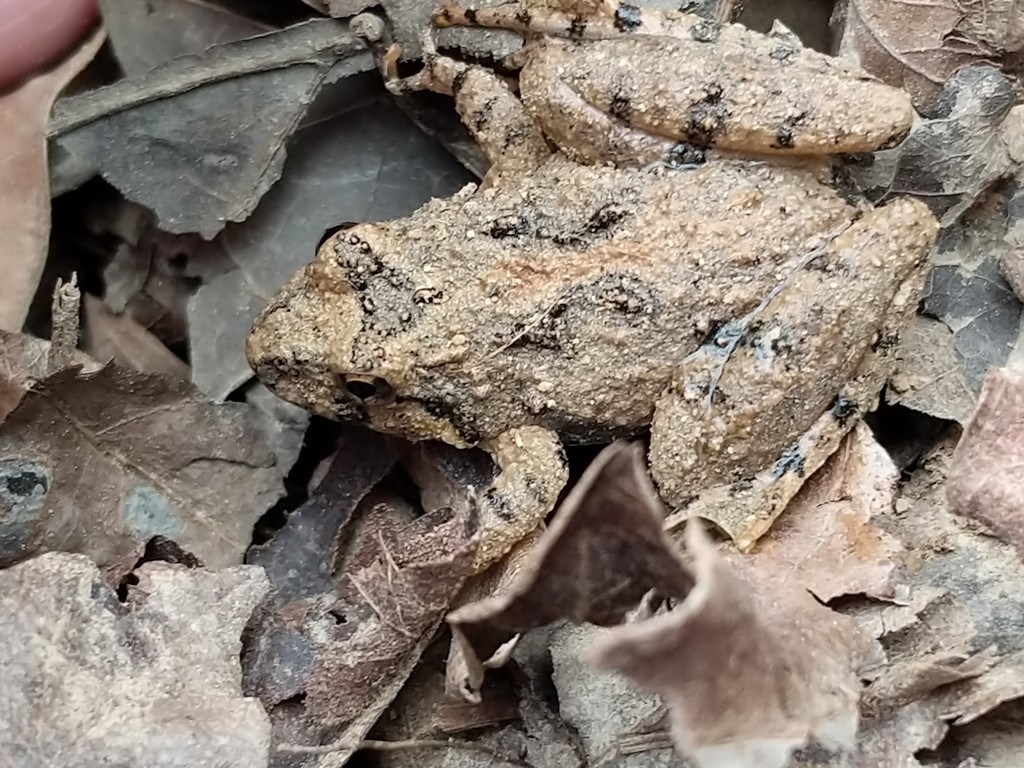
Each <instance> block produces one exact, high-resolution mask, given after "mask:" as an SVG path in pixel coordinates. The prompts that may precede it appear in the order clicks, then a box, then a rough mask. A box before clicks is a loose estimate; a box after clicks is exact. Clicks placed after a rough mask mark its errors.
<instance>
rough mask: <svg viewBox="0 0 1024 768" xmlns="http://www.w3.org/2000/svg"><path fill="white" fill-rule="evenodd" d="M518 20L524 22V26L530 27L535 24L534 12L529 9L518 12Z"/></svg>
mask: <svg viewBox="0 0 1024 768" xmlns="http://www.w3.org/2000/svg"><path fill="white" fill-rule="evenodd" d="M516 21H518V22H519V23H520V24H522V25H523V26H524V27H528V26H530V25H531V24H533V14H531V13H530V12H529V11H528V10H526V9H523V10H521V11H517V12H516Z"/></svg>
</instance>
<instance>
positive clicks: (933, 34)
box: [839, 0, 1024, 111]
mask: <svg viewBox="0 0 1024 768" xmlns="http://www.w3.org/2000/svg"><path fill="white" fill-rule="evenodd" d="M842 9H843V11H842V15H845V22H846V23H845V29H844V33H843V38H842V43H841V45H840V49H839V50H840V53H841V54H853V55H855V56H856V57H857V58H858V60H859V61H860V64H861V66H863V67H864V68H865V69H866V70H867V71H868V72H870V73H871V74H872V75H874V76H875V77H877V78H879V79H881V80H883V81H884V82H886V83H888V84H889V85H894V86H897V87H902V88H904V89H905V90H907V91H908V92H909V93H910V95H911V97H912V98H913V100H914V105H915V106H916V107H917V108H918V110H923V111H927V110H928V108H929V107H930V105H931V104H932V101H933V99H934V98H935V96H936V94H937V93H938V91H939V89H940V88H941V87H942V85H943V83H945V82H946V81H947V80H948V79H949V78H950V76H951V75H952V74H953V73H954V72H955V71H956V70H957V69H959V68H961V67H964V66H967V65H970V64H979V63H993V64H996V63H998V62H999V60H1000V58H1001V56H1002V54H1003V53H1004V52H1006V51H1014V50H1017V49H1018V48H1019V47H1020V46H1021V43H1022V42H1024V41H1022V37H1021V31H1022V30H1021V23H1020V13H1021V10H1020V8H1019V7H1018V0H971V1H970V2H962V1H961V0H925V2H913V3H908V2H900V1H898V0H846V2H845V4H844V5H843V6H842Z"/></svg>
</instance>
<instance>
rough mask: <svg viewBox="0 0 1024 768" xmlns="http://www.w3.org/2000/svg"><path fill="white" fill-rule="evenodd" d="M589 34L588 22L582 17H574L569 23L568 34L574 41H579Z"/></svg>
mask: <svg viewBox="0 0 1024 768" xmlns="http://www.w3.org/2000/svg"><path fill="white" fill-rule="evenodd" d="M586 32H587V20H586V19H585V18H583V17H582V16H578V15H577V16H573V17H572V19H570V21H569V28H568V29H567V30H566V34H568V35H569V37H571V38H572V39H574V40H579V39H580V38H581V37H583V35H585V34H586Z"/></svg>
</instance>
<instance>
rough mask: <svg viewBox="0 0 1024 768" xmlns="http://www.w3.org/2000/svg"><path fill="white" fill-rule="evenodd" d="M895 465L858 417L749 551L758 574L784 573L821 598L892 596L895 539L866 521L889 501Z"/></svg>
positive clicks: (749, 563) (781, 576)
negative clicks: (841, 441) (858, 421)
mask: <svg viewBox="0 0 1024 768" xmlns="http://www.w3.org/2000/svg"><path fill="white" fill-rule="evenodd" d="M898 480H899V470H897V468H896V465H895V464H894V463H893V461H892V459H891V458H890V457H889V454H888V453H887V452H886V450H885V449H884V448H882V446H880V445H879V444H878V442H877V441H876V440H875V438H874V436H873V435H872V433H871V430H870V429H869V428H868V427H867V426H866V425H865V424H863V423H859V424H857V426H856V427H855V428H854V429H853V431H851V432H850V434H849V435H847V437H846V438H845V440H844V441H843V443H842V446H841V447H840V449H839V451H837V452H836V453H835V454H833V455H832V457H831V458H830V459H829V460H828V462H827V463H826V464H825V465H824V466H823V467H822V468H821V469H820V470H818V471H817V472H816V473H814V475H813V476H812V477H811V479H810V480H808V482H807V483H806V484H805V485H804V487H803V488H802V489H801V490H800V493H799V494H798V495H797V496H796V497H795V498H794V499H793V501H792V502H791V503H790V504H789V506H788V507H787V508H786V511H785V512H784V513H783V516H782V517H780V518H779V520H778V521H776V523H775V525H774V526H773V528H772V532H771V535H770V536H767V537H765V538H764V539H762V540H761V541H760V542H759V545H758V548H757V552H756V554H755V555H753V556H752V557H749V558H734V562H735V563H736V564H737V565H744V564H745V565H746V567H748V568H749V570H750V574H751V576H754V575H755V574H756V576H757V578H758V580H759V581H762V582H764V581H791V582H794V583H795V584H799V585H801V586H803V587H805V588H806V589H809V590H810V591H811V592H812V593H813V594H814V595H815V596H816V597H817V598H818V599H819V600H821V601H822V602H828V601H830V600H833V599H834V598H837V597H840V596H842V595H853V594H858V595H861V594H862V595H868V596H871V597H877V598H881V599H892V598H893V596H894V592H895V587H896V584H897V583H898V573H897V558H898V557H899V555H900V554H901V552H902V546H901V545H900V543H899V542H898V541H897V540H896V539H895V538H893V537H892V536H889V535H888V534H886V533H885V532H884V531H882V530H881V529H879V528H878V527H876V526H875V525H873V524H872V518H873V517H874V516H875V515H877V514H880V513H882V512H884V511H885V510H887V509H892V506H893V504H894V503H895V492H896V484H897V482H898Z"/></svg>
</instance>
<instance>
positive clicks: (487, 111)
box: [382, 38, 551, 176]
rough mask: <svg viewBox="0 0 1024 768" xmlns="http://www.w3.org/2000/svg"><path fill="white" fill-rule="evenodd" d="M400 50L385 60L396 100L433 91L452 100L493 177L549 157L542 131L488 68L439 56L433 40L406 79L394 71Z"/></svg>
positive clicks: (390, 52)
mask: <svg viewBox="0 0 1024 768" xmlns="http://www.w3.org/2000/svg"><path fill="white" fill-rule="evenodd" d="M398 54H399V49H398V47H397V46H391V48H390V49H389V50H388V51H387V53H386V54H384V56H383V58H382V69H383V70H384V75H385V83H386V84H387V87H388V89H389V90H390V91H392V92H393V93H395V94H402V93H408V92H410V91H434V92H435V93H442V94H445V95H448V96H454V98H455V109H456V111H457V112H458V113H459V117H460V118H461V120H462V122H463V124H464V125H465V126H466V127H467V128H468V129H469V132H470V133H471V134H472V135H473V138H474V139H475V140H476V141H477V143H478V144H479V145H480V147H481V149H483V151H484V154H486V155H487V159H488V160H489V161H490V163H491V170H490V172H489V174H488V175H489V176H491V175H505V174H509V175H512V174H527V173H529V172H530V171H532V170H534V169H535V168H537V167H539V166H540V165H541V164H542V163H543V162H544V161H545V160H547V159H548V158H549V157H550V156H551V149H550V148H549V147H548V144H547V142H546V141H545V140H544V134H543V133H542V131H541V129H540V126H539V125H538V124H537V123H536V122H535V121H534V119H533V118H532V117H531V116H530V114H529V113H528V112H527V111H526V109H525V108H524V107H523V103H522V102H521V101H520V100H519V99H518V98H517V97H516V96H515V94H514V93H512V90H511V89H510V88H509V87H508V84H507V83H505V81H504V80H502V79H501V78H500V77H498V76H497V75H496V74H494V73H493V72H491V71H490V70H489V69H485V68H484V67H480V66H476V65H473V64H466V63H465V62H461V61H456V60H455V59H452V58H449V57H447V56H440V55H438V53H437V51H436V50H435V48H434V44H433V41H432V40H430V39H429V38H426V39H425V40H424V44H423V70H422V71H420V72H418V73H417V74H415V75H412V76H411V77H407V78H404V79H402V78H399V77H398V76H397V73H396V71H395V68H396V65H397V60H398Z"/></svg>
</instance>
